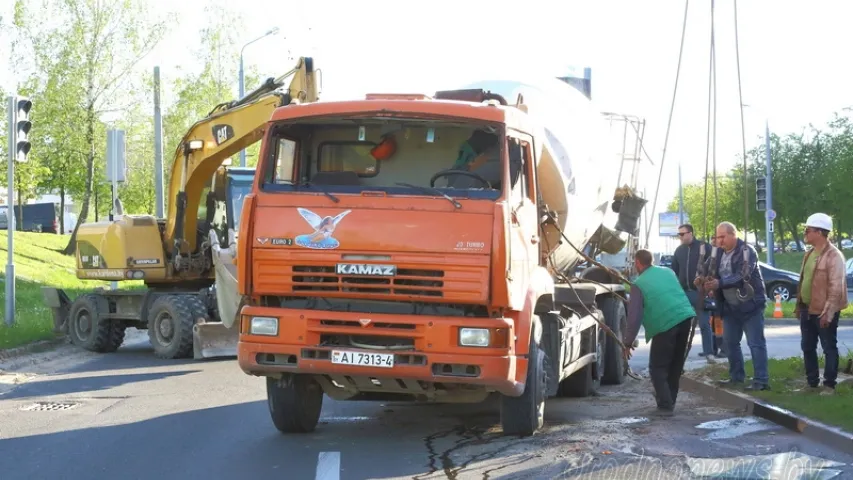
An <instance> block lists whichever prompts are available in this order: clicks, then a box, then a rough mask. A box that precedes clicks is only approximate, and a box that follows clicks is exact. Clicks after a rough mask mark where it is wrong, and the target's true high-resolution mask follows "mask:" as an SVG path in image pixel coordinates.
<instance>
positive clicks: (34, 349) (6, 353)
mask: <svg viewBox="0 0 853 480" xmlns="http://www.w3.org/2000/svg"><path fill="white" fill-rule="evenodd" d="M66 342H67V338H66V337H65V336H62V337H59V338H55V339H52V340H41V341H38V342H33V343H28V344H26V345H22V346H20V347H15V348H7V349H0V362H5V361H7V360H11V359H13V358H17V357H21V356H24V355H27V354H30V353H41V352H46V351H48V350H53V349H54V348H56V347H58V346H60V345H62V344H64V343H66Z"/></svg>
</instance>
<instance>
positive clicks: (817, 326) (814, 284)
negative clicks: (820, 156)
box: [797, 213, 847, 394]
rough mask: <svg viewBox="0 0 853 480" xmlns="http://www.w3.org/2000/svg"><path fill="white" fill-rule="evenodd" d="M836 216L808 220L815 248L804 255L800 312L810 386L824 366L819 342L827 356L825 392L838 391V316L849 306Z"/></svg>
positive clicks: (808, 237)
mask: <svg viewBox="0 0 853 480" xmlns="http://www.w3.org/2000/svg"><path fill="white" fill-rule="evenodd" d="M830 232H832V218H830V216H829V215H827V214H825V213H815V214H813V215H811V216H810V217H809V218H808V220H806V229H805V233H804V238H803V239H804V240H805V242H806V243H807V244H809V245H811V246H812V247H814V248H812V249H811V250H810V251H809V252H806V255H805V257H803V265H802V268H801V269H800V285H799V287H798V292H797V312H798V314H799V317H800V332H802V342H801V344H802V348H803V362H804V363H805V367H806V380H807V381H808V383H809V388H810V389H813V390H817V389H818V382H819V381H820V370H819V367H818V363H817V342H818V340H820V346H821V349H822V350H823V353H824V355H825V356H826V365H825V366H824V370H823V388H822V390H823V392H821V393H822V394H832V393H834V392H835V384H836V378H837V377H838V317H839V312H841V310H843V309H844V308H846V307H847V277H846V272H845V268H844V254H842V253H841V251H840V250H838V249H837V248H836V247H835V245H833V244H832V242H830V241H829V234H830Z"/></svg>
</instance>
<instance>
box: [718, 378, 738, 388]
mask: <svg viewBox="0 0 853 480" xmlns="http://www.w3.org/2000/svg"><path fill="white" fill-rule="evenodd" d="M743 385H744V382H743V380H732V379H728V380H718V381H717V386H718V387H721V388H738V389H739V388H743Z"/></svg>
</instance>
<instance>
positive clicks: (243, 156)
mask: <svg viewBox="0 0 853 480" xmlns="http://www.w3.org/2000/svg"><path fill="white" fill-rule="evenodd" d="M276 33H278V27H273V28H272V29H270V31H268V32H267V33H265V34H263V35H261V36H260V37H258V38H256V39H254V40H252V41H250V42H248V43H246V44H245V45H243V48H241V49H240V98H241V99H242V98H243V95H245V93H246V92H245V85H244V83H245V80H244V78H243V50H245V49H246V47H248V46H249V45H251V44H253V43H255V42H257V41H258V40H261V39H262V38H266V37H268V36H270V35H275V34H276ZM240 166H241V167H245V166H246V150H245V149H243V150H240Z"/></svg>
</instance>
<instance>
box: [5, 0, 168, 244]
mask: <svg viewBox="0 0 853 480" xmlns="http://www.w3.org/2000/svg"><path fill="white" fill-rule="evenodd" d="M30 2H32V0H18V2H17V4H16V11H15V23H16V25H17V26H18V28H19V29H20V30H21V31H23V32H25V33H26V37H27V39H28V41H29V42H30V43H31V44H32V45H33V50H34V51H36V52H48V51H51V52H52V53H53V54H61V55H64V57H65V58H66V61H64V62H60V63H59V65H58V66H55V70H48V71H44V70H42V71H38V72H36V76H37V77H39V78H45V77H47V78H50V77H51V74H56V71H57V70H59V71H61V73H62V74H63V82H64V83H67V84H69V85H74V89H73V91H74V92H75V93H77V94H78V95H79V96H78V97H75V98H76V102H74V101H71V103H72V104H73V105H74V106H75V107H76V108H74V112H75V113H74V116H75V118H76V119H77V122H75V123H74V124H73V125H74V126H75V127H76V128H77V129H78V130H79V132H80V133H79V134H78V135H81V136H82V141H81V142H79V144H80V145H81V146H82V147H83V149H84V150H83V151H84V152H85V155H86V159H85V180H84V188H83V194H82V201H81V209H80V215H79V217H78V220H77V225H76V226H75V227H74V233H73V234H72V235H71V238H70V239H69V242H68V246H67V247H66V248H65V253H66V254H71V253H73V252H74V250H75V248H76V237H77V230H78V229H79V227H80V225H81V224H82V223H84V222H86V220H87V218H88V215H89V208H90V202H91V200H92V193H93V191H94V189H95V188H96V182H97V180H99V178H98V175H97V172H98V170H99V168H98V167H97V166H96V163H95V160H96V158H98V157H101V158H103V154H100V155H99V153H101V152H102V151H103V149H104V144H105V142H104V141H103V139H104V138H105V137H104V134H103V128H102V127H103V123H102V119H103V117H104V116H107V115H110V114H116V113H120V112H121V111H122V110H123V109H124V108H126V107H127V105H125V104H123V103H122V102H123V101H126V100H127V97H126V96H125V95H123V92H126V91H128V90H129V89H130V87H131V86H132V80H133V79H134V77H133V76H132V75H131V73H132V71H133V69H134V68H135V66H136V65H137V64H138V62H139V61H140V60H141V59H142V58H144V57H145V55H147V54H148V53H149V52H150V51H151V50H152V49H153V48H154V46H155V45H156V44H157V43H158V42H159V40H160V39H161V38H162V37H163V34H164V32H165V28H166V24H165V23H164V22H160V21H150V20H149V18H150V15H149V13H148V10H149V9H148V6H147V5H146V4H145V2H142V1H140V0H123V1H119V2H95V1H91V0H44V1H43V2H41V3H40V4H39V5H30ZM33 3H34V2H33ZM36 9H38V11H40V12H42V15H38V16H34V15H27V13H28V12H32V11H34V10H36ZM45 12H47V13H49V15H48V18H51V19H52V20H53V21H52V22H50V23H45V22H41V21H39V22H35V21H32V22H31V21H30V19H34V18H39V19H40V18H44V17H45ZM56 38H62V39H64V43H63V47H62V50H57V48H59V47H57V45H56V44H55V43H51V41H49V40H45V39H54V40H53V42H55V39H56ZM36 57H38V54H36ZM75 143H76V142H75ZM101 163H103V162H101ZM107 191H109V190H107ZM98 192H99V193H100V189H99V190H98Z"/></svg>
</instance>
